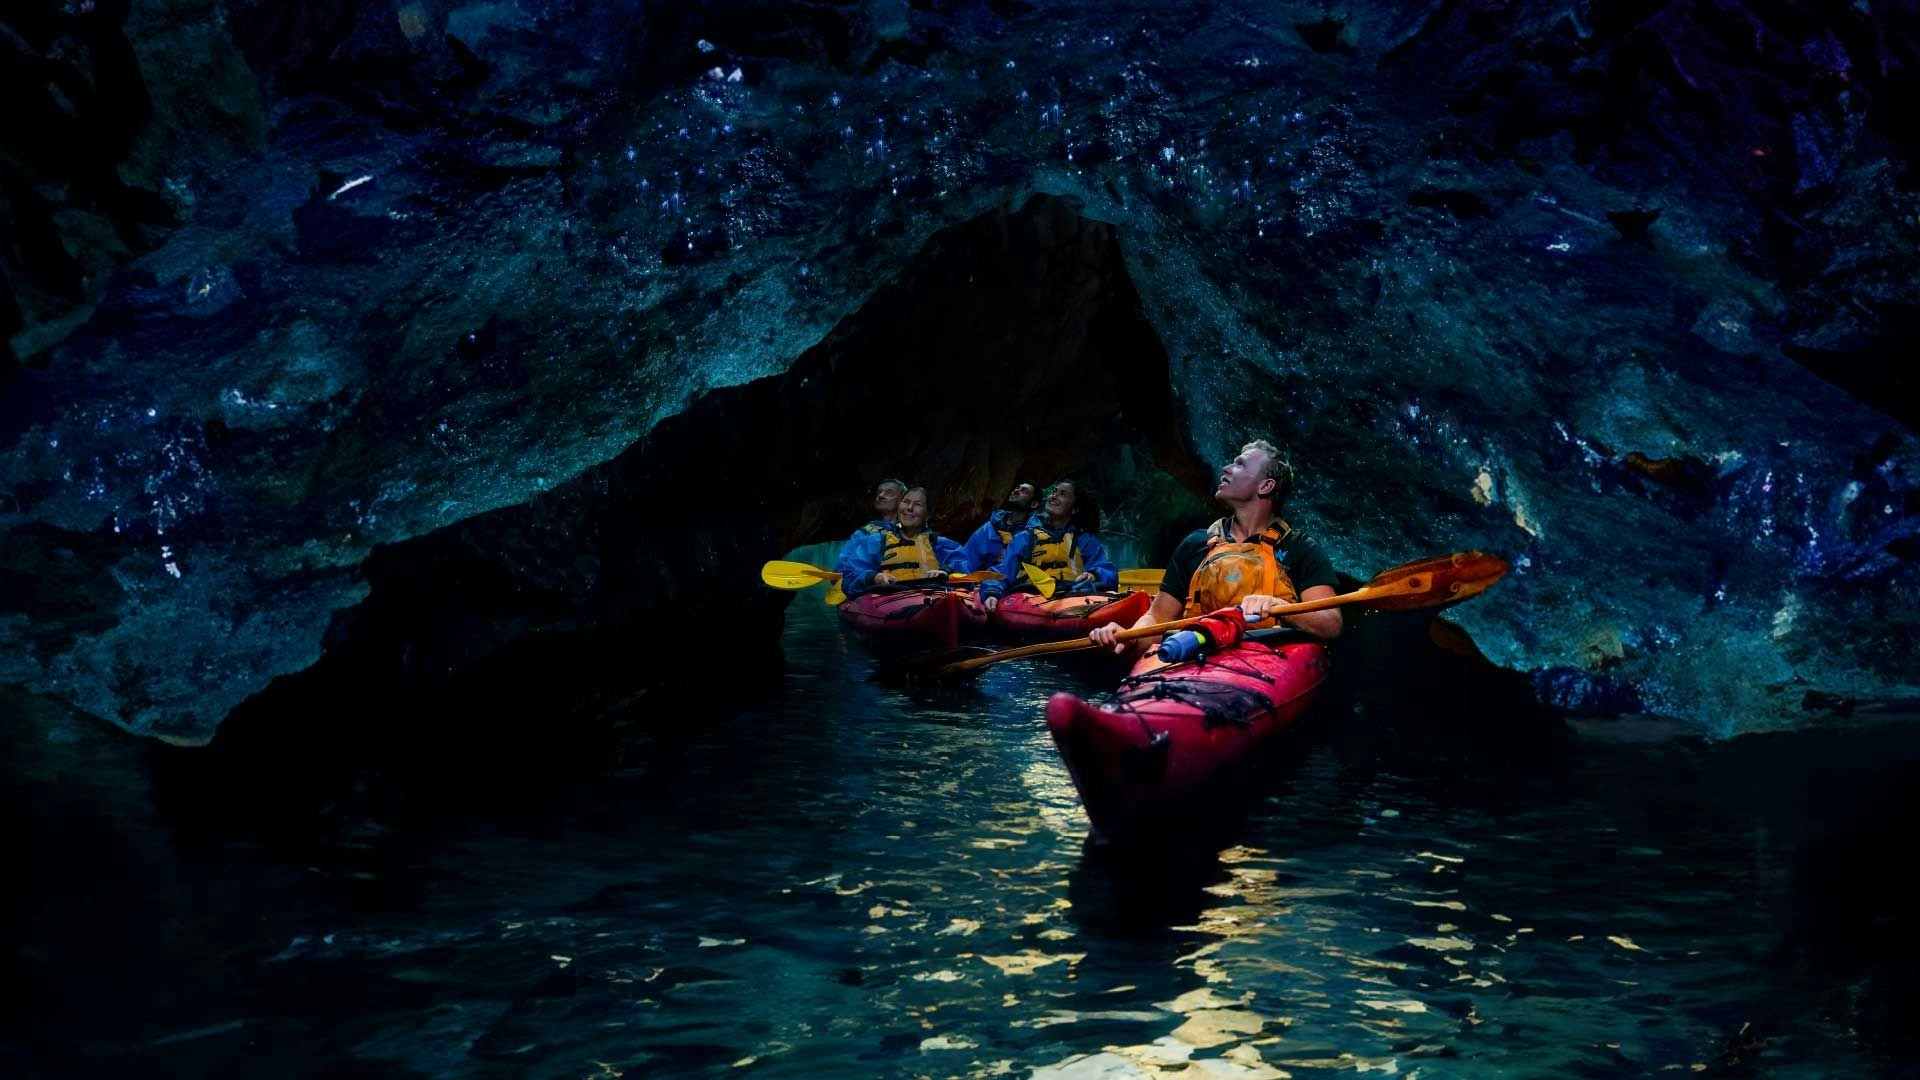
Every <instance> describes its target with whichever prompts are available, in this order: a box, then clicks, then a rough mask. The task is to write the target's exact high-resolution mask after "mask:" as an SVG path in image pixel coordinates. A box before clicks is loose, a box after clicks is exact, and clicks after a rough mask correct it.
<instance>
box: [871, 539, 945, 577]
mask: <svg viewBox="0 0 1920 1080" xmlns="http://www.w3.org/2000/svg"><path fill="white" fill-rule="evenodd" d="M880 543H881V547H880V569H881V570H883V571H885V572H886V573H889V574H892V575H893V579H894V580H895V581H918V580H919V579H921V578H923V577H927V576H929V575H931V574H932V573H933V572H934V571H936V570H938V569H940V556H939V555H938V554H937V553H935V551H934V550H933V530H932V529H921V530H920V535H918V536H914V537H906V536H901V535H900V533H899V532H898V531H897V530H894V529H888V530H887V534H886V536H884V537H882V538H881V541H880Z"/></svg>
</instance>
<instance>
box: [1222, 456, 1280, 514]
mask: <svg viewBox="0 0 1920 1080" xmlns="http://www.w3.org/2000/svg"><path fill="white" fill-rule="evenodd" d="M1271 460H1273V456H1272V455H1271V454H1268V453H1267V452H1266V451H1265V450H1243V451H1241V453H1240V456H1239V457H1236V458H1234V459H1233V461H1231V462H1229V463H1228V465H1227V467H1226V468H1224V469H1221V470H1220V486H1219V487H1218V488H1215V489H1214V492H1213V497H1214V498H1216V499H1219V500H1221V501H1223V502H1230V503H1243V502H1251V501H1253V500H1254V499H1257V498H1259V497H1260V496H1262V495H1265V494H1268V493H1269V492H1271V491H1272V488H1271V486H1270V482H1269V481H1268V480H1267V479H1266V471H1267V463H1268V462H1269V461H1271ZM1263 488H1264V489H1266V490H1264V491H1263V490H1262V489H1263Z"/></svg>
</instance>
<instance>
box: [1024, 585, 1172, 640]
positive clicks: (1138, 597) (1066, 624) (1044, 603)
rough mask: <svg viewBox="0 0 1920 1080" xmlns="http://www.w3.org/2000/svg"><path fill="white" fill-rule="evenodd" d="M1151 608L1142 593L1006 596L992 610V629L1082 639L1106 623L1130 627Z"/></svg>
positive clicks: (1149, 598) (1029, 635)
mask: <svg viewBox="0 0 1920 1080" xmlns="http://www.w3.org/2000/svg"><path fill="white" fill-rule="evenodd" d="M1152 606H1153V596H1152V594H1150V593H1144V592H1092V593H1082V594H1080V595H1077V596H1065V595H1062V596H1056V597H1054V598H1053V599H1051V600H1048V599H1044V598H1043V597H1041V596H1040V594H1039V593H1031V592H1015V593H1008V594H1007V595H1006V596H1005V597H1003V598H1002V599H1001V601H1000V605H999V606H998V607H996V608H995V609H994V612H993V622H994V625H995V626H997V627H999V628H1000V629H1002V630H1005V631H1007V632H1008V633H1011V634H1017V635H1019V636H1020V637H1025V638H1039V639H1046V640H1065V639H1067V638H1077V637H1086V636H1087V635H1088V634H1091V633H1093V631H1094V630H1095V629H1097V628H1099V627H1102V626H1105V625H1107V624H1108V623H1119V624H1121V625H1122V626H1131V625H1133V623H1135V622H1137V621H1138V620H1139V618H1140V616H1142V615H1145V614H1146V613H1147V609H1148V608H1149V607H1152Z"/></svg>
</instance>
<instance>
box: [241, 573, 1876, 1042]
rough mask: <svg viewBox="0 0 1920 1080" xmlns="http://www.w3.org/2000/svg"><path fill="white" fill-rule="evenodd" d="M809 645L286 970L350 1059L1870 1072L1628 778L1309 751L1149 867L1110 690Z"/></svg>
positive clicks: (1041, 670) (807, 633) (1722, 857)
mask: <svg viewBox="0 0 1920 1080" xmlns="http://www.w3.org/2000/svg"><path fill="white" fill-rule="evenodd" d="M786 646H787V657H788V667H789V674H788V677H787V679H786V683H785V686H786V690H785V693H784V695H783V696H782V697H780V698H779V699H777V700H775V701H772V702H770V703H768V704H766V705H763V706H760V707H756V708H754V709H752V710H750V711H749V712H748V713H747V714H746V715H744V716H741V717H738V718H720V717H714V718H710V719H705V720H702V721H700V722H699V723H700V725H701V726H700V727H699V728H698V729H697V730H695V731H693V732H692V733H690V735H689V736H688V737H686V738H685V739H683V740H678V741H675V740H665V739H660V740H656V742H655V743H654V744H652V745H649V746H646V747H644V748H642V750H641V752H640V753H639V756H640V757H642V758H643V759H644V760H645V761H646V763H647V764H646V767H645V768H643V769H640V770H638V771H639V773H641V774H642V775H641V776H640V778H638V779H633V780H621V781H617V782H614V781H602V782H597V783H594V784H590V785H589V786H587V787H586V788H585V789H584V790H583V791H582V792H581V794H580V797H579V802H578V805H577V806H576V807H573V808H572V809H570V810H568V811H566V812H564V813H562V814H560V815H558V816H556V817H555V818H554V819H553V820H549V821H543V822H540V823H538V824H536V825H533V826H525V825H520V826H516V827H512V828H509V827H501V828H498V829H494V830H485V829H478V828H476V829H472V830H469V831H466V832H464V833H463V834H462V835H461V836H460V837H459V839H458V842H457V843H454V844H451V845H448V846H447V847H445V848H443V849H442V850H440V851H438V852H437V853H436V854H434V855H433V856H432V860H433V864H434V865H433V867H432V873H433V875H434V878H435V880H436V884H435V885H433V886H432V887H430V888H429V890H428V895H427V899H426V904H425V910H424V911H423V912H420V913H417V914H408V915H405V916H384V917H381V919H384V920H385V922H384V923H382V924H381V925H366V926H360V927H356V928H354V929H353V930H351V931H338V928H333V932H335V936H334V938H333V940H332V941H331V942H327V943H322V935H324V934H326V933H328V932H330V930H329V928H324V927H323V928H317V929H316V931H315V932H314V934H313V935H312V937H311V940H310V941H309V942H307V943H305V944H302V945H299V946H296V947H292V948H290V949H289V950H288V951H287V952H286V953H284V954H283V955H282V956H280V957H278V958H276V959H274V960H273V961H271V962H270V963H271V964H272V965H277V966H281V967H284V968H285V969H286V970H287V972H288V974H289V977H294V978H316V979H317V978H321V977H324V976H331V977H334V978H338V977H341V976H339V975H338V974H337V973H338V972H339V971H340V970H342V969H344V970H348V971H351V972H352V973H353V978H354V979H355V980H356V981H357V982H361V983H364V985H365V989H363V990H362V991H361V992H362V993H364V994H365V995H366V998H365V999H366V1001H367V1002H368V1003H369V1004H368V1007H366V1008H363V1009H359V1010H354V1011H350V1012H349V1013H348V1014H347V1015H345V1016H340V1017H331V1018H329V1019H328V1020H327V1021H326V1022H327V1024H328V1025H330V1026H329V1028H328V1030H329V1032H330V1036H329V1037H330V1038H331V1039H337V1040H339V1043H340V1045H339V1046H338V1052H339V1053H340V1054H342V1055H343V1056H345V1057H347V1058H349V1059H351V1060H355V1061H362V1062H364V1061H367V1060H369V1059H371V1060H372V1061H374V1062H379V1063H386V1064H391V1065H394V1066H400V1067H406V1068H412V1069H419V1070H422V1071H427V1072H432V1073H441V1074H446V1073H454V1074H473V1073H486V1074H491V1073H495V1072H498V1073H501V1074H508V1073H514V1074H518V1073H528V1074H532V1075H540V1076H596V1075H599V1076H612V1075H621V1074H623V1075H628V1076H656V1075H662V1076H664V1075H676V1076H677V1075H733V1074H735V1073H741V1074H743V1075H744V1074H747V1073H751V1074H754V1075H795V1076H798V1075H835V1076H855V1075H857V1076H878V1075H884V1076H919V1075H926V1076H961V1075H967V1076H992V1075H1008V1074H1012V1075H1024V1074H1029V1073H1036V1074H1037V1075H1043V1076H1048V1077H1092V1076H1098V1077H1108V1076H1139V1075H1148V1076H1157V1075H1206V1076H1216V1075H1217V1076H1241V1077H1262V1076H1264V1077H1273V1076H1283V1075H1294V1076H1302V1075H1316V1074H1322V1073H1352V1072H1356V1071H1360V1072H1366V1071H1378V1072H1382V1073H1388V1074H1399V1075H1420V1076H1428V1077H1440V1076H1483V1075H1488V1074H1489V1073H1492V1072H1497V1071H1501V1070H1513V1071H1515V1072H1516V1074H1519V1075H1529V1076H1533V1075H1618V1074H1620V1073H1622V1072H1625V1073H1636V1072H1649V1073H1651V1072H1659V1071H1661V1070H1663V1069H1667V1068H1669V1067H1674V1066H1677V1067H1678V1068H1679V1069H1680V1070H1681V1071H1683V1072H1685V1073H1688V1074H1690V1073H1691V1072H1693V1071H1696V1070H1695V1068H1694V1067H1695V1066H1710V1065H1712V1066H1716V1067H1717V1062H1718V1061H1719V1057H1720V1055H1722V1054H1723V1052H1724V1046H1725V1044H1726V1041H1727V1039H1728V1037H1729V1036H1730V1035H1731V1034H1732V1033H1733V1032H1734V1031H1736V1030H1738V1028H1739V1026H1740V1024H1741V1023H1742V1022H1744V1021H1746V1020H1749V1019H1754V1018H1756V1017H1758V1016H1760V1015H1762V1014H1763V1013H1764V1014H1765V1015H1766V1016H1767V1017H1768V1018H1769V1023H1770V1024H1771V1025H1772V1030H1774V1031H1775V1032H1776V1033H1779V1034H1780V1037H1778V1038H1776V1046H1777V1047H1778V1049H1777V1050H1776V1051H1775V1053H1776V1055H1777V1056H1778V1057H1779V1059H1778V1060H1777V1061H1775V1062H1774V1064H1775V1065H1776V1067H1777V1068H1776V1071H1775V1072H1774V1074H1775V1075H1791V1074H1792V1070H1793V1068H1794V1066H1795V1065H1796V1063H1799V1062H1806V1063H1809V1064H1807V1065H1805V1066H1804V1068H1805V1069H1806V1073H1807V1075H1816V1074H1830V1073H1831V1072H1833V1071H1836V1069H1838V1071H1846V1070H1845V1068H1843V1066H1847V1065H1848V1064H1849V1063H1851V1062H1853V1061H1854V1058H1853V1051H1852V1049H1851V1047H1850V1045H1849V1044H1847V1043H1846V1042H1845V1040H1844V1038H1843V1036H1842V1034H1841V1033H1839V1032H1836V1031H1832V1030H1828V1029H1827V1028H1826V1027H1824V1026H1823V1025H1822V1024H1821V1023H1820V1022H1819V1021H1818V1020H1817V1018H1814V1017H1811V1016H1806V1015H1800V1016H1798V1017H1797V1019H1795V1020H1793V1021H1792V1023H1793V1024H1794V1025H1795V1026H1792V1027H1790V1028H1789V1029H1787V1030H1786V1031H1785V1032H1784V1033H1781V1029H1780V1027H1779V1025H1780V1023H1781V1020H1780V1016H1781V1012H1782V1010H1780V1009H1779V1008H1778V1007H1777V1005H1769V1004H1768V1002H1770V1001H1774V1000H1777V998H1778V997H1779V995H1782V994H1785V993H1790V992H1791V991H1790V990H1788V989H1787V988H1784V987H1782V986H1781V985H1779V984H1778V983H1777V982H1776V981H1775V980H1776V977H1775V976H1774V975H1772V974H1771V973H1770V972H1768V971H1767V970H1766V969H1765V968H1764V967H1761V966H1759V965H1757V964H1756V958H1758V957H1762V956H1764V954H1765V952H1766V950H1767V948H1768V947H1769V945H1770V942H1771V940H1772V938H1771V934H1772V933H1773V930H1772V929H1771V928H1770V927H1769V926H1768V925H1767V924H1766V923H1765V921H1764V920H1763V919H1762V918H1760V917H1759V916H1758V914H1757V913H1755V912H1754V911H1752V910H1751V906H1750V905H1749V907H1747V908H1743V907H1742V904H1741V898H1742V896H1743V895H1744V894H1745V893H1746V892H1747V889H1748V886H1747V883H1746V882H1745V881H1744V880H1743V877H1744V875H1745V874H1746V873H1747V872H1748V870H1749V867H1747V866H1746V865H1745V861H1744V860H1745V859H1746V858H1747V855H1748V854H1750V853H1745V852H1743V851H1741V850H1740V848H1739V843H1738V841H1737V840H1729V839H1727V838H1724V837H1721V838H1717V837H1715V836H1713V835H1711V834H1710V833H1709V832H1707V831H1706V830H1704V829H1700V828H1693V827H1682V826H1672V827H1664V826H1659V825H1655V824H1649V823H1648V822H1646V821H1644V820H1638V821H1636V820H1633V819H1632V818H1631V815H1628V814H1625V813H1622V812H1620V809H1619V807H1617V806H1612V805H1609V803H1608V802H1607V798H1608V796H1607V794H1606V793H1608V792H1616V791H1619V790H1620V788H1619V785H1618V784H1617V783H1616V780H1617V779H1618V778H1615V777H1608V776H1604V775H1601V776H1597V777H1595V778H1590V779H1586V780H1582V779H1580V778H1579V777H1574V778H1572V779H1571V780H1569V779H1568V778H1564V777H1563V778H1560V779H1559V780H1558V781H1556V782H1554V783H1551V784H1546V783H1543V784H1541V785H1539V787H1540V790H1539V791H1535V792H1521V793H1512V792H1509V793H1507V795H1505V796H1503V797H1502V798H1500V799H1498V800H1495V801H1492V802H1489V801H1487V800H1484V799H1479V798H1465V799H1461V800H1452V801H1450V796H1449V795H1448V791H1447V789H1446V788H1445V787H1444V786H1437V785H1435V784H1432V783H1428V782H1420V781H1414V780H1409V779H1406V778H1402V777H1397V776H1394V775H1391V774H1389V773H1386V772H1379V771H1374V772H1370V773H1360V774H1357V775H1356V774H1354V773H1352V772H1351V771H1350V770H1348V769H1347V768H1346V767H1345V766H1344V765H1343V763H1342V761H1341V760H1340V756H1339V754H1338V753H1336V752H1335V750H1334V749H1333V748H1332V747H1331V746H1329V745H1327V744H1326V742H1325V741H1324V740H1322V741H1321V742H1319V743H1317V744H1316V743H1315V742H1313V741H1312V740H1307V741H1305V742H1304V743H1303V745H1302V746H1301V747H1300V748H1299V751H1298V752H1297V753H1295V754H1293V755H1291V756H1290V758H1289V759H1288V760H1286V761H1285V762H1283V763H1282V765H1281V766H1280V767H1279V770H1278V771H1277V772H1276V775H1275V776H1274V778H1273V783H1272V791H1273V793H1272V795H1271V797H1270V798H1268V799H1267V800H1266V801H1265V802H1264V803H1262V804H1260V805H1259V806H1258V807H1256V809H1255V810H1254V811H1253V813H1252V815H1251V817H1250V819H1249V820H1248V821H1246V822H1245V824H1244V825H1243V826H1242V827H1240V828H1239V829H1238V830H1237V831H1236V832H1235V833H1233V834H1232V835H1231V836H1230V838H1229V839H1228V840H1227V841H1226V842H1224V843H1223V844H1217V845H1214V846H1211V847H1209V846H1205V845H1199V844H1196V845H1195V846H1194V848H1193V849H1192V850H1188V851H1185V852H1180V853H1177V854H1176V856H1175V857H1173V858H1170V859H1168V860H1166V861H1164V862H1155V863H1153V864H1151V865H1137V864H1130V863H1128V862H1127V861H1125V860H1123V859H1115V858H1111V857H1108V856H1104V855H1101V854H1098V853H1088V852H1085V851H1083V841H1084V839H1085V834H1086V823H1085V819H1084V817H1083V816H1082V815H1081V814H1080V811H1079V807H1078V802H1077V800H1076V799H1075V797H1074V793H1073V789H1072V785H1071V783H1070V781H1069V779H1068V777H1067V775H1066V773H1065V771H1064V769H1062V767H1061V766H1060V764H1059V761H1058V759H1057V757H1056V756H1055V755H1054V753H1053V750H1052V747H1051V744H1050V742H1049V741H1048V739H1047V736H1046V733H1045V730H1044V725H1043V723H1042V722H1041V717H1040V704H1041V702H1043V701H1044V699H1045V697H1046V695H1047V694H1048V693H1050V692H1051V691H1052V690H1054V689H1057V688H1060V687H1061V686H1063V685H1064V686H1072V687H1075V688H1077V689H1079V690H1081V691H1082V692H1092V691H1093V690H1094V689H1095V688H1096V686H1097V685H1098V683H1099V681H1100V679H1099V677H1097V676H1096V675H1094V674H1092V673H1088V672H1072V671H1064V670H1063V669H1060V668H1054V667H1046V666H1042V665H1004V666H1002V667H999V668H996V669H993V670H991V671H990V672H988V674H987V675H986V677H984V678H983V679H981V680H980V681H979V682H978V683H977V684H974V685H972V686H968V687H963V688H959V689H956V690H952V691H939V692H929V691H912V692H908V691H901V690H896V689H892V688H888V687H884V686H880V685H877V684H874V683H872V682H870V681H868V680H867V679H866V678H865V673H866V671H867V668H868V663H867V660H866V659H865V657H864V654H863V653H861V652H860V651H859V650H857V649H854V650H849V649H847V648H846V646H845V645H844V643H843V642H842V641H841V639H840V638H839V637H838V634H837V627H836V626H835V624H834V621H833V618H832V616H831V615H830V614H829V613H828V612H827V611H826V609H824V608H819V607H817V606H816V605H810V604H796V605H795V607H794V608H793V611H792V614H791V616H790V620H789V629H788V632H787V639H786ZM1603 856H1604V857H1603ZM374 921H376V922H379V921H380V920H379V919H376V920H374ZM1800 1012H1802V1013H1804V1012H1805V1010H1801V1011H1800ZM1788 1014H1789V1015H1794V1014H1793V1013H1792V1012H1791V1010H1789V1011H1788ZM1836 1063H1838V1065H1836ZM1816 1066H1817V1067H1816ZM1191 1069H1200V1070H1202V1071H1200V1072H1188V1070H1191Z"/></svg>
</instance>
